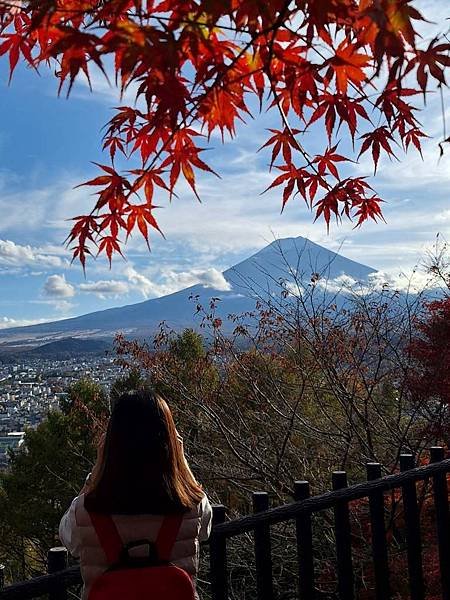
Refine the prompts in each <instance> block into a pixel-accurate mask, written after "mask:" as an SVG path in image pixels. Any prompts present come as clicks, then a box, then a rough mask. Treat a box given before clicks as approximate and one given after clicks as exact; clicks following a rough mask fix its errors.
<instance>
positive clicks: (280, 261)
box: [0, 237, 376, 344]
mask: <svg viewBox="0 0 450 600" xmlns="http://www.w3.org/2000/svg"><path fill="white" fill-rule="evenodd" d="M375 272H376V271H375V270H374V269H372V268H370V267H367V266H365V265H362V264H360V263H357V262H355V261H353V260H350V259H348V258H345V257H343V256H341V255H340V254H336V253H335V252H332V251H330V250H327V249H326V248H324V247H322V246H319V245H318V244H315V243H314V242H311V241H309V240H307V239H305V238H302V237H298V238H286V239H281V240H276V241H274V242H272V243H271V244H269V245H268V246H266V247H265V248H263V249H262V250H260V251H259V252H257V253H256V254H254V255H253V256H251V257H250V258H248V259H246V260H244V261H242V262H240V263H238V264H236V265H235V266H233V267H231V268H230V269H227V270H226V271H224V273H223V276H224V278H225V280H226V282H227V283H228V288H229V289H228V290H227V291H219V290H215V289H214V288H211V287H205V286H203V285H201V284H197V285H194V286H191V287H189V288H186V289H183V290H180V291H178V292H175V293H173V294H169V295H167V296H163V297H161V298H153V299H151V300H146V301H145V302H140V303H138V304H132V305H128V306H122V307H118V308H111V309H108V310H103V311H97V312H94V313H90V314H87V315H83V316H79V317H74V318H70V319H65V320H61V321H55V322H51V323H42V324H39V325H31V326H28V327H18V328H14V329H6V330H2V331H0V344H2V343H5V342H12V341H14V343H26V341H27V340H28V341H29V342H31V343H33V344H38V343H44V342H48V341H51V340H56V339H59V338H61V337H68V336H72V337H92V336H98V337H112V336H113V335H114V334H115V333H116V332H118V331H122V332H126V333H127V334H131V335H143V334H145V333H147V334H148V333H151V332H152V331H153V332H154V331H155V330H156V329H157V327H158V325H159V323H161V321H166V322H167V324H168V325H169V326H171V327H173V328H175V329H182V328H184V327H189V326H193V325H195V322H196V320H195V312H196V305H197V302H200V303H202V304H204V305H208V302H209V300H210V299H211V298H212V297H218V298H220V300H221V301H220V303H219V308H218V311H219V313H220V315H221V316H225V317H226V315H228V314H230V313H234V314H239V313H240V312H243V311H247V310H252V309H253V308H254V306H255V297H256V296H258V295H264V294H267V293H269V294H270V293H273V292H274V291H275V289H276V288H278V286H279V284H278V282H279V281H280V279H282V280H284V281H286V280H287V281H289V280H293V279H295V278H297V281H298V280H299V279H302V280H305V281H310V280H311V277H312V276H314V277H317V276H320V278H321V279H322V280H324V281H326V280H332V281H333V280H339V278H342V276H347V277H349V278H351V279H352V280H356V281H361V282H365V281H367V279H368V278H369V276H370V275H371V274H373V273H375ZM278 289H279V288H278ZM192 297H198V301H197V300H194V301H193V300H192ZM190 298H191V300H190ZM197 323H198V317H197Z"/></svg>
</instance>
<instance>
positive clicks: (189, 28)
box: [0, 0, 450, 266]
mask: <svg viewBox="0 0 450 600" xmlns="http://www.w3.org/2000/svg"><path fill="white" fill-rule="evenodd" d="M1 4H2V7H1V8H0V19H1V21H0V36H1V38H0V39H2V40H3V41H2V42H1V43H0V56H1V55H8V56H9V61H10V70H11V75H12V73H13V71H14V69H15V67H16V65H17V64H18V61H19V59H22V60H24V61H25V62H26V63H27V64H29V65H30V66H32V67H33V68H35V69H38V67H42V68H44V67H49V68H50V69H52V71H54V72H55V75H56V77H57V79H58V80H59V91H62V90H63V88H65V90H66V91H67V94H69V93H70V91H71V89H72V86H73V84H74V82H75V80H76V79H77V78H79V77H80V76H84V77H86V78H87V79H88V81H89V83H90V82H91V79H90V75H91V73H92V72H93V71H94V69H97V70H98V69H100V70H101V71H102V72H103V73H104V74H105V76H107V73H108V65H109V64H110V63H111V62H112V61H113V64H114V67H113V71H114V75H115V77H116V82H117V84H118V86H119V88H120V90H121V91H122V92H125V91H126V90H130V91H133V92H135V93H136V99H137V102H136V104H135V106H129V105H123V106H120V107H118V108H116V110H115V114H114V116H113V117H112V119H111V120H110V121H109V123H108V124H107V127H106V133H105V137H104V139H103V148H104V149H105V150H107V151H108V152H109V155H110V164H106V165H102V164H99V165H98V168H99V170H100V173H99V175H98V176H97V177H95V178H94V179H91V180H90V181H88V182H86V183H85V184H84V185H88V186H93V187H95V188H97V189H98V191H97V195H98V198H97V201H96V203H95V205H94V206H93V210H92V212H90V213H89V214H88V215H79V216H76V217H75V218H74V221H75V223H74V225H73V228H72V230H71V232H70V234H69V237H68V242H69V244H72V243H73V244H74V246H73V255H74V258H78V259H79V260H80V261H81V263H82V264H83V266H84V265H85V261H86V259H87V257H88V256H91V255H92V254H93V253H94V250H96V251H97V253H106V255H107V256H108V258H109V260H110V261H111V259H112V256H113V255H114V254H116V253H120V254H121V253H122V243H123V240H121V238H120V235H124V236H125V237H126V238H128V236H129V235H131V233H132V232H133V231H134V230H135V229H137V230H138V231H139V232H140V233H141V234H142V236H143V237H144V238H145V240H146V241H147V243H148V241H149V229H150V230H157V231H159V226H158V223H157V221H156V219H155V215H154V211H155V209H156V208H158V206H157V205H156V202H155V190H157V192H158V196H159V195H160V194H161V193H166V194H168V196H169V197H170V198H172V197H173V196H174V195H175V194H176V189H178V188H177V184H178V183H179V180H180V178H184V180H185V181H186V182H187V183H188V184H189V186H190V187H191V188H192V190H193V192H194V194H195V195H196V196H197V197H198V193H197V188H196V172H198V171H199V170H200V171H207V172H210V173H214V172H213V170H212V169H211V167H210V166H208V165H207V164H206V163H205V161H204V160H203V158H202V156H203V152H204V150H205V149H206V143H207V140H208V139H209V137H210V136H211V135H212V134H213V133H216V132H220V134H221V135H222V138H223V137H224V134H225V133H227V134H229V135H230V136H233V135H234V134H235V130H236V124H237V122H238V121H243V120H244V117H245V116H249V115H250V114H251V112H252V110H253V106H254V104H255V102H254V100H256V101H257V103H258V104H259V108H260V110H263V109H267V110H269V111H272V112H273V113H274V114H275V115H276V116H275V117H274V119H277V120H278V123H279V124H278V128H274V129H273V130H271V135H270V137H269V139H268V140H267V142H266V143H265V144H264V145H263V147H265V148H268V147H270V148H271V149H272V153H271V160H270V168H275V169H276V170H277V173H278V175H277V176H276V177H275V179H274V180H273V182H272V184H271V185H270V188H278V187H280V188H282V189H283V192H282V202H283V207H284V205H285V204H286V202H288V201H289V200H290V199H291V198H292V197H293V196H296V195H299V196H300V197H301V198H303V200H304V201H305V202H306V204H307V205H308V206H309V208H310V209H311V210H313V211H314V212H315V217H316V219H317V218H319V217H320V218H323V219H325V221H326V224H327V226H328V225H329V223H330V220H331V218H332V217H335V218H336V220H337V221H339V220H341V218H342V217H348V218H350V219H354V220H356V224H357V225H361V224H362V223H363V222H364V221H366V220H367V219H369V218H372V219H374V220H377V219H379V218H382V212H381V202H382V200H381V198H380V197H379V196H378V195H377V194H376V192H375V191H374V190H373V189H372V187H371V186H370V184H369V183H368V181H367V179H366V178H365V177H361V176H352V175H349V174H348V171H346V172H345V173H344V172H343V171H342V168H341V167H342V166H343V165H345V164H347V165H350V163H352V162H353V161H357V160H358V158H359V157H360V156H361V155H362V154H364V153H365V152H368V151H370V152H371V154H372V158H373V162H374V166H375V170H376V167H377V164H378V161H379V157H380V154H381V153H382V152H383V153H385V154H387V155H389V156H390V157H392V156H394V145H396V146H397V147H399V149H404V150H406V151H407V150H408V149H409V148H410V147H415V148H416V149H417V150H418V151H419V152H420V151H421V139H422V138H424V137H426V133H425V132H424V131H423V129H422V127H421V125H420V123H419V121H418V118H417V108H416V107H415V106H414V105H413V103H412V102H413V99H414V98H415V97H417V96H420V95H421V94H422V95H423V98H424V100H425V99H426V97H427V96H428V95H429V94H430V92H432V91H433V90H434V89H435V88H436V86H437V87H438V88H440V89H441V91H442V88H443V87H444V86H445V84H446V81H445V73H446V71H447V69H448V67H450V56H449V50H450V44H449V43H448V38H446V36H445V34H443V35H442V36H440V37H436V38H434V39H432V40H431V41H425V40H422V39H421V38H420V36H419V35H418V32H417V29H416V25H417V23H418V22H419V21H424V20H425V16H423V15H422V14H421V13H420V12H419V11H418V10H417V8H416V7H415V6H414V4H415V2H414V1H413V0H359V1H357V0H296V1H295V2H294V1H293V0H271V1H270V2H264V1H261V0H225V1H223V2H211V1H210V0H183V1H182V0H161V1H160V2H150V1H144V0H87V1H86V2H82V3H80V2H73V0H45V1H44V2H43V1H42V0H28V1H26V0H24V1H23V2H22V3H20V2H18V1H17V0H14V2H12V3H8V0H2V2H1ZM314 128H321V129H322V130H324V132H325V133H326V138H327V144H326V147H325V148H324V149H323V150H322V151H319V152H318V153H316V151H312V150H311V149H308V148H307V146H306V144H307V142H308V141H309V140H310V139H311V136H309V137H308V136H306V135H305V133H306V132H309V131H311V130H314ZM344 131H346V132H347V135H348V136H349V138H350V140H351V142H352V144H353V147H354V152H353V155H352V156H351V157H346V156H344V155H342V154H340V153H339V150H338V145H339V135H341V137H342V136H343V132H344ZM203 132H204V133H203ZM313 137H315V136H313ZM205 138H206V139H205ZM445 141H449V140H445ZM441 147H442V146H441ZM119 156H122V157H123V158H124V159H125V161H130V167H131V168H129V169H128V170H127V171H124V170H122V169H120V168H119V166H118V162H119V159H118V157H119ZM338 167H339V168H338Z"/></svg>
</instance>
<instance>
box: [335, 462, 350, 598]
mask: <svg viewBox="0 0 450 600" xmlns="http://www.w3.org/2000/svg"><path fill="white" fill-rule="evenodd" d="M332 484H333V490H340V489H342V488H346V487H347V485H348V484H347V473H346V472H345V471H334V472H333V474H332ZM334 531H335V535H336V558H337V572H338V594H339V598H340V600H353V598H354V577H353V565H352V541H351V532H350V511H349V508H348V502H345V501H344V502H337V503H336V504H335V507H334Z"/></svg>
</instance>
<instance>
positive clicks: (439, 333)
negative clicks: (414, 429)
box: [408, 296, 450, 445]
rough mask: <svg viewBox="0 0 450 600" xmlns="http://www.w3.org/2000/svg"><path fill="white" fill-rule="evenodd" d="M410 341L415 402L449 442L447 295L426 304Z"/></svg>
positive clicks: (449, 306)
mask: <svg viewBox="0 0 450 600" xmlns="http://www.w3.org/2000/svg"><path fill="white" fill-rule="evenodd" d="M426 308H427V310H426V313H425V315H423V316H422V318H421V319H420V321H419V322H418V324H417V332H416V335H415V336H414V339H413V340H412V342H411V346H410V351H411V355H412V357H413V358H414V360H415V361H416V365H415V369H414V370H413V371H412V373H411V376H410V378H409V380H408V385H409V389H410V391H411V394H412V396H413V398H414V400H415V402H416V403H417V404H418V405H420V406H421V407H422V411H423V412H424V413H425V414H426V415H427V416H428V421H429V424H430V428H432V429H433V430H434V431H435V432H436V435H438V436H439V437H440V438H441V439H442V441H443V442H444V443H445V444H446V445H448V444H449V439H450V437H449V436H450V297H448V296H446V297H444V298H442V299H441V300H435V301H433V302H430V303H428V304H427V305H426Z"/></svg>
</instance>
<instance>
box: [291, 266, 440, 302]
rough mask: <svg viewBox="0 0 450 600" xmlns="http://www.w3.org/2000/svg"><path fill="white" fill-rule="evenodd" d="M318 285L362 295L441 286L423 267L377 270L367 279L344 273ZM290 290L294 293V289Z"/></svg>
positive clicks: (320, 280)
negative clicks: (359, 279)
mask: <svg viewBox="0 0 450 600" xmlns="http://www.w3.org/2000/svg"><path fill="white" fill-rule="evenodd" d="M316 285H317V287H320V288H322V289H324V290H326V291H327V292H329V293H331V294H338V293H341V292H345V291H348V292H351V293H353V294H358V295H361V296H364V295H367V294H370V293H372V292H382V291H391V292H401V293H408V294H420V293H421V292H423V291H424V290H436V289H437V288H438V287H440V286H439V285H438V283H437V281H436V278H434V277H433V276H431V275H430V274H429V273H427V272H426V270H423V269H412V270H409V271H405V272H397V271H390V272H388V271H376V272H375V273H371V274H369V276H368V279H367V281H357V280H356V279H354V278H353V277H350V276H349V275H346V274H342V275H339V276H338V277H335V278H334V279H326V278H324V279H319V281H318V282H317V284H316ZM289 291H291V292H292V293H293V290H291V289H289Z"/></svg>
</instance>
